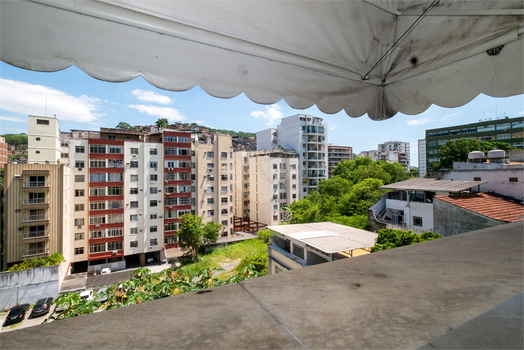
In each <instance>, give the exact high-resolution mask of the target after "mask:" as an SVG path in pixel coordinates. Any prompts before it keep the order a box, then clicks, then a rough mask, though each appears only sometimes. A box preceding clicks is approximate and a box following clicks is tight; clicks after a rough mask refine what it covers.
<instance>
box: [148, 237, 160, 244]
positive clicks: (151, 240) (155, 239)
mask: <svg viewBox="0 0 524 350" xmlns="http://www.w3.org/2000/svg"><path fill="white" fill-rule="evenodd" d="M149 245H150V246H153V245H158V238H152V239H150V240H149Z"/></svg>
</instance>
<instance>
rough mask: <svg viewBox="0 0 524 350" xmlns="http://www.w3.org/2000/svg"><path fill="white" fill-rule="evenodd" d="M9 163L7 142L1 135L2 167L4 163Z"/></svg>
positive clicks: (0, 160) (0, 165) (0, 161)
mask: <svg viewBox="0 0 524 350" xmlns="http://www.w3.org/2000/svg"><path fill="white" fill-rule="evenodd" d="M6 163H7V143H5V138H3V137H0V168H3V167H4V164H6Z"/></svg>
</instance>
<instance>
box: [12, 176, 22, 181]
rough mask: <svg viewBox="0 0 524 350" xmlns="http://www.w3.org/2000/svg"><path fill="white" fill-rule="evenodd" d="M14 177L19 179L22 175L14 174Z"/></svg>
mask: <svg viewBox="0 0 524 350" xmlns="http://www.w3.org/2000/svg"><path fill="white" fill-rule="evenodd" d="M14 178H15V179H18V180H20V179H21V178H22V175H15V176H14Z"/></svg>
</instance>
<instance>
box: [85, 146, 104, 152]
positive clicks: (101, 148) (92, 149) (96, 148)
mask: <svg viewBox="0 0 524 350" xmlns="http://www.w3.org/2000/svg"><path fill="white" fill-rule="evenodd" d="M89 153H106V146H105V145H89Z"/></svg>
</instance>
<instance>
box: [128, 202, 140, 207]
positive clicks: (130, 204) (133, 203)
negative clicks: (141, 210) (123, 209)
mask: <svg viewBox="0 0 524 350" xmlns="http://www.w3.org/2000/svg"><path fill="white" fill-rule="evenodd" d="M129 207H130V208H138V201H132V202H129Z"/></svg>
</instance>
